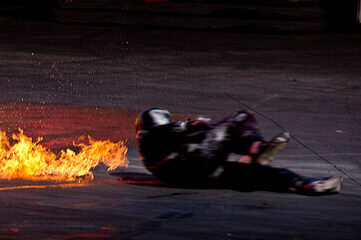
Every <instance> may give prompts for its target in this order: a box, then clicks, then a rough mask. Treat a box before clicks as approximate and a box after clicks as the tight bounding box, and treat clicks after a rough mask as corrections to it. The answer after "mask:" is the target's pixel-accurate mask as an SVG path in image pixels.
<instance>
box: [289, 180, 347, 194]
mask: <svg viewBox="0 0 361 240" xmlns="http://www.w3.org/2000/svg"><path fill="white" fill-rule="evenodd" d="M342 183H343V178H342V177H341V176H332V177H325V178H306V179H304V180H303V181H299V182H296V183H295V187H294V188H291V189H290V190H291V191H295V192H297V193H300V194H305V195H322V194H336V193H338V192H339V191H340V189H341V187H342Z"/></svg>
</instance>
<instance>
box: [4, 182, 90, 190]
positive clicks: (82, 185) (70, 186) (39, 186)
mask: <svg viewBox="0 0 361 240" xmlns="http://www.w3.org/2000/svg"><path fill="white" fill-rule="evenodd" d="M89 185H90V184H88V183H65V184H52V185H24V186H14V187H0V191H8V190H19V189H42V188H73V187H86V186H89Z"/></svg>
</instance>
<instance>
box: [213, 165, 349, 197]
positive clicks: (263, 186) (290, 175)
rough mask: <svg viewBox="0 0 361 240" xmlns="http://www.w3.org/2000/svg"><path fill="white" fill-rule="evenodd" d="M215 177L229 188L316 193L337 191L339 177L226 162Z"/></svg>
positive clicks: (338, 189)
mask: <svg viewBox="0 0 361 240" xmlns="http://www.w3.org/2000/svg"><path fill="white" fill-rule="evenodd" d="M219 181H220V183H221V184H222V185H223V186H224V187H229V188H233V189H243V190H269V191H282V192H285V191H290V192H296V193H300V194H308V195H317V194H332V193H338V192H339V191H340V189H341V187H342V182H343V179H342V177H339V176H332V177H326V178H309V177H304V176H301V175H299V174H297V173H295V172H293V171H291V170H288V169H284V168H273V167H270V166H261V165H256V164H244V163H237V162H226V163H225V164H224V171H223V173H222V175H221V176H220V177H219Z"/></svg>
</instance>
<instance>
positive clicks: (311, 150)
mask: <svg viewBox="0 0 361 240" xmlns="http://www.w3.org/2000/svg"><path fill="white" fill-rule="evenodd" d="M224 95H226V96H227V97H229V98H230V99H232V100H234V101H236V102H237V103H239V104H241V105H242V106H244V107H246V108H247V109H249V110H251V111H253V112H255V113H257V114H258V115H260V116H261V117H263V118H265V119H267V120H269V121H271V122H273V123H274V124H275V125H277V126H278V127H279V128H280V129H282V130H283V131H285V132H288V131H287V130H286V129H285V128H284V127H282V126H281V125H280V124H279V123H277V122H276V121H275V120H273V119H272V118H270V117H268V116H266V115H264V114H262V113H260V112H258V111H257V110H255V109H253V108H252V107H251V106H248V105H247V104H245V103H243V102H241V101H240V100H239V99H237V98H235V97H234V96H232V95H230V94H229V93H224ZM291 138H292V139H294V140H295V141H296V142H298V143H299V144H300V145H301V146H303V147H304V148H305V149H307V150H308V151H310V152H311V153H312V154H314V155H315V156H317V157H318V158H319V159H321V160H323V161H324V162H326V163H327V164H329V165H331V166H332V167H334V168H335V169H336V170H337V171H339V172H340V173H342V174H344V175H345V176H347V177H348V178H350V179H351V180H352V181H353V182H355V183H356V184H357V185H359V186H360V187H361V184H360V183H359V182H357V181H356V179H354V178H353V177H351V176H350V175H349V174H347V173H346V172H345V171H343V170H342V169H341V168H339V167H337V166H336V165H335V164H333V163H331V162H330V161H329V160H327V159H326V158H324V157H323V156H321V154H319V153H318V152H316V151H315V150H313V149H312V148H310V147H309V146H307V145H306V144H305V143H303V142H302V141H301V140H299V139H298V138H296V137H295V136H293V135H292V134H291Z"/></svg>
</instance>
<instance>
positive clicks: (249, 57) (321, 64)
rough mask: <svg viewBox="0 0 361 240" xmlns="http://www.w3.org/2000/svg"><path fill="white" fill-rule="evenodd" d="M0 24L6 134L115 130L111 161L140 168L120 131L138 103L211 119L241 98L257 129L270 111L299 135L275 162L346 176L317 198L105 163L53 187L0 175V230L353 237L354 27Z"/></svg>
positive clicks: (357, 120)
mask: <svg viewBox="0 0 361 240" xmlns="http://www.w3.org/2000/svg"><path fill="white" fill-rule="evenodd" d="M0 29H1V31H0V89H1V94H0V102H1V103H2V104H1V106H0V112H1V118H2V119H1V120H0V121H1V126H2V127H1V128H2V129H3V130H5V131H7V132H9V133H10V132H13V131H15V130H16V128H17V125H19V126H20V127H22V128H24V130H25V133H29V135H31V136H34V137H35V136H37V135H43V136H46V138H45V140H46V143H47V144H45V145H47V146H48V147H50V148H59V147H60V148H61V147H64V146H65V145H68V144H69V142H70V140H71V139H72V138H73V139H76V138H77V137H78V136H79V135H83V134H92V135H95V136H96V137H97V138H111V139H112V140H116V139H117V135H118V136H119V139H124V138H128V139H129V143H128V147H129V153H128V159H129V160H130V164H129V167H128V168H120V169H117V170H115V171H114V172H115V173H118V175H119V174H121V173H134V172H135V173H147V171H146V170H145V169H144V168H143V166H142V164H141V162H140V160H139V156H138V154H137V150H136V144H135V141H134V138H133V137H132V131H133V130H132V129H131V128H132V124H133V119H134V117H135V116H136V114H137V113H139V112H140V111H141V110H143V109H145V108H148V107H152V106H160V107H165V108H167V109H169V110H170V111H171V112H174V113H177V114H181V115H191V116H195V115H208V116H211V117H213V118H216V119H219V118H221V116H224V115H227V114H230V113H232V112H233V111H235V110H239V109H243V108H251V109H253V110H254V111H256V112H257V113H256V116H257V118H258V121H259V124H260V126H261V128H262V131H263V132H264V135H265V137H266V138H267V139H269V138H271V137H272V136H274V135H275V134H277V133H278V132H280V131H281V129H280V127H278V126H277V125H276V124H275V123H274V122H272V121H270V120H269V119H272V120H273V121H275V122H276V123H277V124H278V125H280V126H281V127H282V128H284V129H287V130H288V131H289V132H290V133H291V134H292V135H293V136H294V137H296V139H297V140H298V141H299V142H301V143H302V144H303V145H302V144H300V143H299V142H297V141H295V140H294V139H293V140H291V142H290V144H289V146H288V148H287V149H286V150H285V151H284V152H282V153H281V154H280V155H279V157H278V158H276V159H275V161H274V162H273V163H272V165H273V166H276V167H285V168H289V169H291V170H294V171H296V172H298V173H300V174H304V175H307V176H315V177H316V176H329V175H334V174H337V175H342V176H343V177H344V178H345V182H344V186H343V189H342V191H341V193H340V194H337V195H330V196H322V197H310V196H302V195H296V194H289V193H276V192H267V191H253V192H242V191H234V190H228V189H180V188H167V187H160V186H156V187H154V186H138V185H131V184H124V183H122V182H120V181H118V179H117V177H116V176H113V175H110V174H108V173H107V172H106V171H105V169H104V167H102V166H100V167H98V168H96V169H95V170H94V174H95V180H94V181H93V182H91V183H89V184H84V185H69V186H68V187H64V186H63V188H61V187H54V186H53V185H54V184H58V183H54V182H30V181H24V180H1V181H0V212H1V215H0V239H359V238H360V235H361V230H360V225H361V207H360V206H361V204H360V203H361V186H360V184H361V174H360V166H361V165H360V157H361V151H360V147H361V144H360V142H361V130H360V129H361V128H360V125H361V86H360V80H361V57H360V56H361V41H360V40H361V35H359V34H353V33H340V32H338V33H335V32H327V31H323V32H316V33H299V34H292V35H289V34H270V33H267V34H262V33H261V32H259V33H248V32H235V33H230V32H222V31H217V32H215V31H191V30H179V29H171V28H165V29H164V28H163V29H162V28H147V27H142V26H118V25H117V26H113V25H93V24H59V23H56V22H51V21H47V20H29V19H22V18H18V17H0ZM258 113H260V114H261V115H260V114H258ZM108 116H109V117H108ZM264 116H266V117H267V118H269V119H267V118H265V117H264ZM30 122H31V123H30ZM113 128H114V131H112V129H113ZM305 146H306V147H307V148H309V149H311V150H312V151H313V152H310V150H309V149H306V147H305ZM315 153H317V154H318V155H319V156H321V157H322V158H324V159H320V157H318V156H316V155H315ZM232 157H234V156H232ZM325 160H326V161H327V162H326V161H325ZM332 165H334V166H336V167H337V168H335V167H334V166H332ZM340 170H341V171H342V172H340ZM25 185H26V186H28V185H36V186H44V188H41V187H34V188H28V189H19V186H25ZM11 187H13V188H11ZM17 187H18V188H17Z"/></svg>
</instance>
